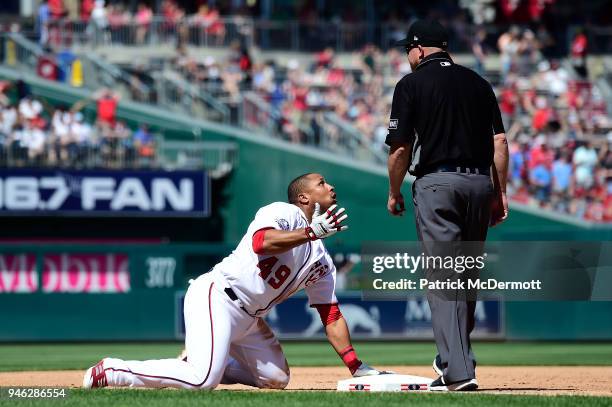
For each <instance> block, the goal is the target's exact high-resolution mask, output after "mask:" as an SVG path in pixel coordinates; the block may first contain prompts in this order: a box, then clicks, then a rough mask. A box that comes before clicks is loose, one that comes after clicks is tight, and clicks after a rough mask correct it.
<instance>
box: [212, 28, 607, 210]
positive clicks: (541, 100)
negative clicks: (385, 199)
mask: <svg viewBox="0 0 612 407" xmlns="http://www.w3.org/2000/svg"><path fill="white" fill-rule="evenodd" d="M481 36H482V33H480V32H477V33H476V34H475V37H474V39H475V43H476V41H477V40H478V39H479V37H480V40H481V42H480V44H481V45H480V46H479V47H477V48H476V49H480V50H482V49H483V47H482V44H483V43H482V37H481ZM578 36H580V33H578ZM578 36H577V37H578ZM543 38H544V39H545V38H546V36H545V35H543V34H542V33H540V35H539V36H536V35H534V33H533V32H531V31H530V30H528V29H525V30H523V32H521V31H520V30H518V29H517V28H516V27H511V28H510V29H509V31H508V33H504V34H503V35H502V36H501V37H500V39H499V41H498V46H499V51H500V64H501V67H502V69H501V72H500V76H499V79H498V80H497V81H496V83H495V85H496V86H495V90H496V93H497V94H498V98H499V102H500V106H501V110H502V114H503V119H504V122H505V125H506V130H507V133H508V138H509V143H510V151H511V164H510V167H511V168H510V179H509V184H510V186H509V189H510V190H509V195H510V197H511V198H512V199H514V200H515V201H517V202H521V203H525V204H528V205H532V206H538V207H542V208H547V209H552V210H555V211H558V212H561V213H566V214H570V215H573V216H576V217H578V218H584V219H588V220H592V221H597V222H610V221H612V121H611V120H610V117H609V116H608V114H607V105H606V101H605V99H604V98H603V97H602V95H601V94H600V93H599V91H598V89H597V88H596V87H594V86H593V84H592V83H591V82H590V81H589V80H588V79H586V78H585V71H584V69H585V68H586V64H584V61H581V60H580V58H577V56H576V55H575V54H574V53H575V51H574V49H575V47H574V46H572V55H571V57H572V58H570V59H568V61H570V63H567V64H565V65H562V64H561V62H560V61H559V60H557V59H554V58H547V57H546V54H547V51H546V44H545V43H543V42H542V39H543ZM577 41H582V39H580V38H577ZM508 42H510V43H512V42H515V44H514V45H508ZM508 49H512V50H513V51H512V52H510V53H508ZM490 52H491V51H490V50H489V51H486V52H481V53H477V52H474V59H475V63H474V66H476V67H477V68H478V67H479V66H480V68H481V70H480V72H481V73H482V74H484V75H486V74H487V73H486V72H485V71H484V66H485V62H486V60H485V59H486V57H487V54H489V53H490ZM350 65H351V66H350V67H341V66H339V65H338V63H337V61H336V58H335V55H334V51H333V50H332V49H331V48H327V49H325V50H323V51H322V52H320V53H318V54H316V55H315V57H314V60H313V61H312V63H311V64H310V65H308V66H300V64H299V63H298V62H297V61H295V60H293V61H292V60H290V61H289V62H288V63H287V64H286V66H282V65H280V64H278V63H276V62H275V61H266V62H263V63H262V62H249V64H248V67H251V66H252V69H245V67H244V66H243V67H241V66H240V64H237V65H236V66H235V71H236V72H237V73H238V78H241V79H240V81H241V83H245V82H249V81H250V83H247V85H246V87H245V88H247V89H253V90H254V91H256V92H258V93H259V94H260V95H261V96H262V97H263V98H264V99H265V100H267V101H268V102H269V103H270V104H271V105H272V106H273V107H274V108H276V109H277V110H278V111H279V112H280V114H279V116H278V120H279V129H281V131H282V132H283V133H284V135H285V137H286V138H287V139H288V140H291V141H293V142H296V143H304V142H307V141H308V140H306V134H304V133H303V132H300V128H303V126H305V127H307V128H312V129H315V130H316V129H317V128H320V127H322V126H325V123H324V122H323V121H319V118H320V116H319V115H318V113H320V112H322V111H324V112H326V111H327V112H333V113H335V114H336V115H337V116H338V117H340V118H342V119H344V120H345V121H346V122H348V123H351V125H352V126H354V127H355V128H356V129H357V130H358V131H359V132H360V133H361V134H362V135H363V136H364V137H365V138H367V140H368V143H370V144H371V145H372V146H374V148H378V149H384V148H385V146H384V139H385V136H386V133H387V119H388V116H389V111H390V102H391V97H392V92H393V84H394V83H396V81H397V79H399V78H400V77H401V76H403V75H404V74H406V73H408V72H410V67H409V66H408V64H407V61H406V58H405V57H404V55H402V54H401V53H399V52H398V51H397V50H394V49H391V50H389V51H387V52H386V53H383V52H382V51H381V50H379V49H377V48H376V47H374V46H372V45H368V46H366V47H365V48H364V49H363V50H362V51H361V52H360V53H356V54H355V56H354V60H353V63H352V64H350ZM215 69H218V70H222V68H219V67H218V66H217V67H216V68H215ZM241 69H242V76H241V75H240V72H241ZM240 81H238V82H240ZM221 82H224V81H223V80H221ZM236 89H238V88H236ZM300 123H301V124H302V125H303V126H300V125H299V124H300ZM324 134H326V135H327V136H329V137H333V134H334V133H333V131H327V132H325V133H324ZM316 140H317V138H316V137H315V141H316ZM319 141H320V140H319Z"/></svg>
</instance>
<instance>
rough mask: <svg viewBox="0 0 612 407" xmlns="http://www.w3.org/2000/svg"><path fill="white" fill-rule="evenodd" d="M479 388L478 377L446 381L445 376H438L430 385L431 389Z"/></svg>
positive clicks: (470, 389)
mask: <svg viewBox="0 0 612 407" xmlns="http://www.w3.org/2000/svg"><path fill="white" fill-rule="evenodd" d="M477 389H478V382H477V381H476V379H467V380H461V381H458V382H453V383H445V381H444V377H443V376H440V377H438V378H437V379H436V380H434V381H433V382H431V384H430V385H429V390H431V391H475V390H477Z"/></svg>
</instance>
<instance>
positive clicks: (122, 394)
mask: <svg viewBox="0 0 612 407" xmlns="http://www.w3.org/2000/svg"><path fill="white" fill-rule="evenodd" d="M358 403H362V405H367V406H368V407H372V406H385V407H388V406H400V405H401V406H405V405H407V403H409V405H410V406H411V407H413V406H417V407H418V406H435V407H445V406H453V407H455V406H457V407H463V406H465V407H480V406H483V407H484V406H495V405H504V406H505V407H514V406H529V407H531V406H534V405H537V406H551V407H553V406H554V407H560V406H572V407H581V406H589V407H597V406H609V405H610V398H605V397H584V396H510V395H490V394H477V393H476V394H467V393H466V394H459V393H452V394H399V393H371V394H365V393H336V392H290V391H284V392H243V391H223V390H220V391H214V392H207V391H201V392H193V391H187V390H185V391H173V390H161V391H148V390H114V389H113V390H97V391H86V390H71V391H70V393H69V395H68V397H67V398H65V399H61V400H59V399H58V400H40V399H38V400H20V401H19V402H18V405H19V406H21V407H25V406H42V405H58V406H60V405H61V406H62V407H64V406H66V407H68V406H81V405H87V406H88V407H92V406H105V407H107V406H114V405H120V406H130V407H139V406H142V407H162V406H168V405H171V406H173V407H181V406H189V407H192V406H196V405H205V406H234V405H240V406H248V407H258V406H262V407H270V406H280V405H284V406H296V407H301V406H303V407H311V406H321V405H333V406H334V407H342V406H347V407H349V406H350V407H353V406H355V405H359V404H358ZM1 405H7V406H8V405H13V406H14V405H15V404H14V400H9V399H7V398H6V396H4V398H0V406H1Z"/></svg>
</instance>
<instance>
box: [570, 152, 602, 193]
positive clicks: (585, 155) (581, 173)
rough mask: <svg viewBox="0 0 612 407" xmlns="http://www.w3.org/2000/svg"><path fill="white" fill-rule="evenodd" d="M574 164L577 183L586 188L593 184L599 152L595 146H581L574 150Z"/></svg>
mask: <svg viewBox="0 0 612 407" xmlns="http://www.w3.org/2000/svg"><path fill="white" fill-rule="evenodd" d="M573 162H574V165H575V166H576V183H577V184H578V185H580V186H582V187H584V188H590V187H591V186H592V185H593V181H594V179H593V170H594V168H595V166H596V165H597V152H596V151H595V149H594V148H592V147H588V146H580V147H578V148H577V149H576V151H574V157H573Z"/></svg>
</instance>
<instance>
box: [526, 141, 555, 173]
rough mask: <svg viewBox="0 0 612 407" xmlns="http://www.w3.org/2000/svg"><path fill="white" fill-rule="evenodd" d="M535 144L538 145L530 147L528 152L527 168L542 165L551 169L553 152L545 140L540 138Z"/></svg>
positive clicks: (553, 158) (553, 157)
mask: <svg viewBox="0 0 612 407" xmlns="http://www.w3.org/2000/svg"><path fill="white" fill-rule="evenodd" d="M536 144H539V145H536V146H535V147H534V148H532V149H531V153H530V154H529V169H533V168H535V167H537V166H538V165H544V166H545V167H546V168H548V169H552V164H553V161H554V160H555V154H554V153H553V151H552V150H551V149H549V148H548V146H547V145H546V143H545V142H542V141H541V140H540V141H538V143H536Z"/></svg>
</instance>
